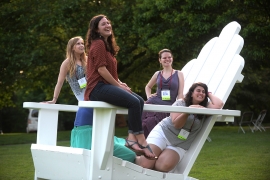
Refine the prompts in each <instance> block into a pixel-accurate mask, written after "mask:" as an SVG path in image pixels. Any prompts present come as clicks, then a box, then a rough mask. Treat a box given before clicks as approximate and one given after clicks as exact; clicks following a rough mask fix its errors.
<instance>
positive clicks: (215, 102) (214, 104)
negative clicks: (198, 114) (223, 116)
mask: <svg viewBox="0 0 270 180" xmlns="http://www.w3.org/2000/svg"><path fill="white" fill-rule="evenodd" d="M208 97H209V99H210V102H209V103H208V105H207V108H212V109H221V108H222V107H223V105H224V103H223V101H222V100H221V99H219V98H218V97H217V96H215V95H213V94H212V93H211V92H208Z"/></svg>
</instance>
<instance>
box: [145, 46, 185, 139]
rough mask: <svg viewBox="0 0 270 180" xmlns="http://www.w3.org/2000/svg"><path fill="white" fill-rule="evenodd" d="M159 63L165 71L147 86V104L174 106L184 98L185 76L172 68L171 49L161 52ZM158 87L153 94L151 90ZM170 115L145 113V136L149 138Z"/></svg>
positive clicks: (159, 73)
mask: <svg viewBox="0 0 270 180" xmlns="http://www.w3.org/2000/svg"><path fill="white" fill-rule="evenodd" d="M158 54H159V63H160V65H161V66H162V67H163V70H161V71H157V72H155V74H154V75H153V76H152V78H151V79H150V81H149V82H148V84H147V85H146V86H145V92H146V96H147V101H146V102H145V103H146V104H157V105H172V104H173V103H174V102H175V101H176V99H180V98H183V97H184V96H183V89H184V75H183V73H182V72H181V71H177V70H174V69H173V67H172V63H173V55H172V52H171V51H170V50H169V49H162V50H161V51H159V53H158ZM155 84H156V85H157V90H156V93H154V94H151V89H152V87H153V86H154V85H155ZM167 116H169V113H162V112H143V114H142V126H143V130H144V136H145V137H147V136H148V134H149V133H150V131H151V130H152V129H153V128H154V127H155V126H156V125H157V124H158V123H159V122H160V121H161V120H162V119H163V118H165V117H167Z"/></svg>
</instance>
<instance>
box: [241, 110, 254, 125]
mask: <svg viewBox="0 0 270 180" xmlns="http://www.w3.org/2000/svg"><path fill="white" fill-rule="evenodd" d="M253 115H254V113H253V112H252V111H246V112H244V113H243V114H242V116H241V120H240V122H239V123H240V125H241V124H242V123H251V121H252V120H253Z"/></svg>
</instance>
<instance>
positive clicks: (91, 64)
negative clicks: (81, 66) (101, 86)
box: [84, 39, 118, 101]
mask: <svg viewBox="0 0 270 180" xmlns="http://www.w3.org/2000/svg"><path fill="white" fill-rule="evenodd" d="M102 66H105V67H106V68H107V70H108V71H109V72H110V73H111V75H112V77H113V78H114V79H115V80H116V81H118V74H117V61H116V58H115V57H114V56H113V55H112V54H111V53H110V52H109V51H107V50H106V47H105V43H104V42H103V41H102V40H100V39H99V40H94V41H93V42H92V43H91V46H90V49H89V52H88V59H87V66H86V67H87V69H86V80H87V86H86V90H85V94H84V100H86V101H89V95H90V94H91V92H92V90H93V89H94V87H95V86H96V84H97V83H98V82H99V81H103V82H104V83H106V84H108V82H107V81H106V80H105V79H104V78H103V77H102V76H101V75H100V74H99V72H98V68H99V67H102Z"/></svg>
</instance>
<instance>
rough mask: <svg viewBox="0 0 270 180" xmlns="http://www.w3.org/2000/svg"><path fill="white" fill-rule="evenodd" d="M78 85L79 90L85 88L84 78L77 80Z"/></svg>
mask: <svg viewBox="0 0 270 180" xmlns="http://www.w3.org/2000/svg"><path fill="white" fill-rule="evenodd" d="M78 83H79V85H80V88H81V89H83V88H85V87H86V84H87V82H86V79H85V77H83V78H81V79H79V80H78Z"/></svg>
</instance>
